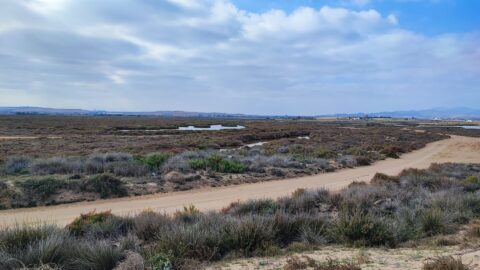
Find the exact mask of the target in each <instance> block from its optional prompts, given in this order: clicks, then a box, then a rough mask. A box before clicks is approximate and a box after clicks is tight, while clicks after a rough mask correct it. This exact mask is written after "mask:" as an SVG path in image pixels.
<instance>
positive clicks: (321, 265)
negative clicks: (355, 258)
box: [283, 256, 361, 270]
mask: <svg viewBox="0 0 480 270" xmlns="http://www.w3.org/2000/svg"><path fill="white" fill-rule="evenodd" d="M283 269H284V270H301V269H313V270H361V268H360V267H359V266H358V265H356V264H354V263H352V262H338V261H335V260H332V259H327V261H326V262H317V261H315V260H314V259H312V258H310V257H308V256H301V257H299V256H292V257H290V258H288V259H287V264H286V265H285V266H284V268H283Z"/></svg>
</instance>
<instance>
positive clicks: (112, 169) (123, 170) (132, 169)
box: [105, 161, 149, 177]
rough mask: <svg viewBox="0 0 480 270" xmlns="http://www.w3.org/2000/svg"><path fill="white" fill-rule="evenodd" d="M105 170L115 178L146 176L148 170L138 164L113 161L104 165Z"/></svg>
mask: <svg viewBox="0 0 480 270" xmlns="http://www.w3.org/2000/svg"><path fill="white" fill-rule="evenodd" d="M105 170H106V171H108V172H109V173H112V174H114V175H116V176H124V177H141V176H145V175H147V174H148V171H149V170H148V168H147V167H146V166H145V165H143V164H141V163H138V162H133V161H115V162H111V163H108V164H106V166H105Z"/></svg>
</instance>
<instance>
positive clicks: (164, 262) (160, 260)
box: [148, 254, 173, 270]
mask: <svg viewBox="0 0 480 270" xmlns="http://www.w3.org/2000/svg"><path fill="white" fill-rule="evenodd" d="M148 262H149V263H150V266H151V267H152V270H171V269H172V268H173V266H172V262H171V261H170V258H169V256H166V255H163V254H155V255H154V256H152V257H150V259H149V260H148Z"/></svg>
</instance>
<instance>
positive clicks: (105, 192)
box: [83, 174, 128, 198]
mask: <svg viewBox="0 0 480 270" xmlns="http://www.w3.org/2000/svg"><path fill="white" fill-rule="evenodd" d="M83 189H84V190H86V191H89V192H95V193H98V194H100V197H101V198H111V197H122V196H126V195H128V193H127V190H126V189H125V187H124V186H123V183H122V181H121V180H119V179H117V178H115V177H114V176H113V175H110V174H101V175H97V176H95V177H93V178H90V179H88V180H86V181H85V182H84V185H83Z"/></svg>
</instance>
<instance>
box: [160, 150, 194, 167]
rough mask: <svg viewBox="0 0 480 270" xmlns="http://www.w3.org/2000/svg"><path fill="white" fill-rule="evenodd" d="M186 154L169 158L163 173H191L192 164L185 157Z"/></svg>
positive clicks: (164, 165)
mask: <svg viewBox="0 0 480 270" xmlns="http://www.w3.org/2000/svg"><path fill="white" fill-rule="evenodd" d="M185 155H186V153H183V154H178V155H175V156H173V157H171V158H169V159H168V160H167V161H166V162H165V163H164V164H163V166H162V171H164V172H171V171H178V172H189V171H191V170H192V168H191V167H190V164H189V162H188V160H187V158H186V157H185Z"/></svg>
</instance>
